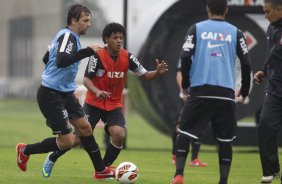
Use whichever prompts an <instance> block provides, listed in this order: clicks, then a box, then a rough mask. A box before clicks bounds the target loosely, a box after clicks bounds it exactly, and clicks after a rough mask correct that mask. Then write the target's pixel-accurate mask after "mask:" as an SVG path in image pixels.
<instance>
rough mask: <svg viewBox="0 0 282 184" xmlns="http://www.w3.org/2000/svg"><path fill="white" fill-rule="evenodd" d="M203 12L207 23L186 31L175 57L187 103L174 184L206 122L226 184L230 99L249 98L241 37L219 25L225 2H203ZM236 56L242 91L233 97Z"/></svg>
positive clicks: (232, 133) (232, 131)
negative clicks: (191, 143) (216, 148)
mask: <svg viewBox="0 0 282 184" xmlns="http://www.w3.org/2000/svg"><path fill="white" fill-rule="evenodd" d="M206 11H207V13H208V17H209V19H208V20H206V21H202V22H199V23H197V24H194V25H192V26H191V27H190V29H189V30H188V33H187V36H186V40H185V43H184V44H183V47H182V53H181V57H180V58H181V72H182V88H183V93H184V95H185V96H188V94H189V98H188V101H187V102H186V103H185V104H184V107H183V111H182V114H181V118H180V125H179V129H178V131H179V136H178V137H177V140H176V171H175V176H174V179H173V180H172V183H173V184H183V183H184V182H183V173H184V167H185V162H186V158H187V155H188V153H189V144H190V142H191V140H198V139H199V136H200V134H201V133H202V131H203V130H204V129H205V128H206V127H207V125H208V123H209V122H211V126H212V129H213V133H214V138H215V140H216V141H217V142H218V158H219V174H220V179H219V184H227V180H228V175H229V171H230V166H231V162H232V141H233V140H234V139H235V138H236V118H235V100H237V101H241V102H243V101H244V99H245V98H246V96H247V95H248V94H249V88H250V64H249V59H248V48H247V44H246V40H245V37H244V35H243V33H242V32H241V31H240V30H239V29H238V28H236V27H235V26H233V25H231V24H229V23H227V22H226V21H225V20H224V19H225V15H226V14H227V12H228V7H227V0H207V5H206ZM236 55H237V56H238V57H239V59H240V63H241V72H242V73H241V76H242V81H241V82H242V86H241V89H240V90H239V91H238V92H237V93H236V94H235V75H236V70H235V63H236ZM235 97H236V98H235Z"/></svg>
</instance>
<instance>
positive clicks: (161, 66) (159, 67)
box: [156, 59, 168, 74]
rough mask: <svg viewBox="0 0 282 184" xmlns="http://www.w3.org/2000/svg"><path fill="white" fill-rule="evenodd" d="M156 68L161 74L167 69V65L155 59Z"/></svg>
mask: <svg viewBox="0 0 282 184" xmlns="http://www.w3.org/2000/svg"><path fill="white" fill-rule="evenodd" d="M156 68H157V72H158V73H159V74H163V73H165V72H166V71H168V66H167V64H166V63H165V62H164V61H163V60H162V61H159V60H158V59H156Z"/></svg>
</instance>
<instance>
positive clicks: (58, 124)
mask: <svg viewBox="0 0 282 184" xmlns="http://www.w3.org/2000/svg"><path fill="white" fill-rule="evenodd" d="M37 101H38V105H39V108H40V110H41V112H42V114H43V115H44V117H45V118H46V124H47V126H49V127H50V128H51V129H52V131H53V134H54V135H55V134H62V135H66V134H68V133H70V132H71V131H72V128H71V126H70V125H69V120H76V119H79V118H81V117H83V116H84V115H85V114H84V112H83V109H82V107H81V105H80V104H79V101H78V99H77V98H76V97H75V95H74V94H73V93H62V92H59V91H56V90H53V89H50V88H47V87H44V86H40V87H39V89H38V92H37Z"/></svg>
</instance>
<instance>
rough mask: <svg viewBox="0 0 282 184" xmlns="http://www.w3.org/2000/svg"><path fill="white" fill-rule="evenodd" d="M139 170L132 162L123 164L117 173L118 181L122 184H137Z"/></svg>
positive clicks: (119, 166)
mask: <svg viewBox="0 0 282 184" xmlns="http://www.w3.org/2000/svg"><path fill="white" fill-rule="evenodd" d="M138 175H139V173H138V168H137V167H136V165H135V164H133V163H131V162H122V163H121V164H119V165H118V167H117V168H116V171H115V176H116V179H117V180H118V181H119V182H120V183H121V184H130V183H135V182H136V181H137V178H138Z"/></svg>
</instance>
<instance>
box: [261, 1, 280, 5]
mask: <svg viewBox="0 0 282 184" xmlns="http://www.w3.org/2000/svg"><path fill="white" fill-rule="evenodd" d="M264 3H270V4H271V5H272V6H282V0H264Z"/></svg>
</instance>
